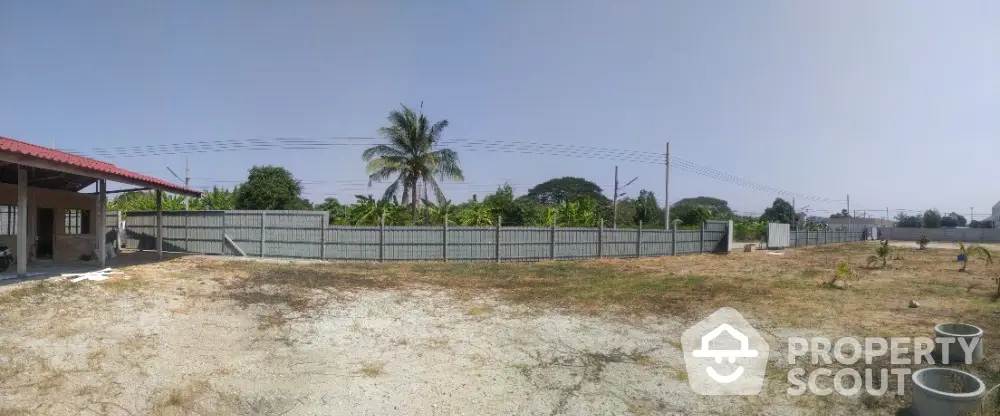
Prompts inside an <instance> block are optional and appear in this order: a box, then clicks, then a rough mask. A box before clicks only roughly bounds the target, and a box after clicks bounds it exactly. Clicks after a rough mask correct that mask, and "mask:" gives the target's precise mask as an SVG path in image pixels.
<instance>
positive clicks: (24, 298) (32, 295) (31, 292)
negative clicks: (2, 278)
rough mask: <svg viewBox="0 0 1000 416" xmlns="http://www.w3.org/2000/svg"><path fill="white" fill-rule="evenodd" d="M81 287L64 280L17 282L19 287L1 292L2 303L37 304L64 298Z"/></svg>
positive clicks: (0, 299) (0, 300) (0, 302)
mask: <svg viewBox="0 0 1000 416" xmlns="http://www.w3.org/2000/svg"><path fill="white" fill-rule="evenodd" d="M80 288H81V286H80V285H76V284H71V283H68V282H64V281H53V280H41V281H37V282H24V283H19V284H17V287H15V288H13V289H10V290H7V291H3V292H0V304H4V305H16V304H23V303H32V304H35V303H46V302H51V301H53V300H62V299H63V298H66V297H68V296H70V295H72V294H74V293H76V292H77V291H79V290H80Z"/></svg>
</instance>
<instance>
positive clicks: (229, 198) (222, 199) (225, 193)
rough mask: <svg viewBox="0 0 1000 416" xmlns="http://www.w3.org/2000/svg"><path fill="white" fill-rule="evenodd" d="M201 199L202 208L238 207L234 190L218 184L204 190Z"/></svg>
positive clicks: (223, 208) (224, 208)
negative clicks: (208, 189) (209, 189)
mask: <svg viewBox="0 0 1000 416" xmlns="http://www.w3.org/2000/svg"><path fill="white" fill-rule="evenodd" d="M199 200H200V204H201V208H202V209H221V210H227V209H236V195H235V194H234V193H233V191H230V190H228V189H226V188H219V187H218V186H213V187H212V190H211V191H204V192H202V194H201V198H199ZM192 209H193V208H192Z"/></svg>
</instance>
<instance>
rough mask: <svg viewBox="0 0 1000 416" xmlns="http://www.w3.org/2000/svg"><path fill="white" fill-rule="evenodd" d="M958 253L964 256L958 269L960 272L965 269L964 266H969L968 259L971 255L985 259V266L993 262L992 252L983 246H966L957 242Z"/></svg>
mask: <svg viewBox="0 0 1000 416" xmlns="http://www.w3.org/2000/svg"><path fill="white" fill-rule="evenodd" d="M958 254H961V255H963V256H964V257H963V258H964V260H962V268H961V269H958V271H960V272H964V271H965V268H966V267H968V266H969V259H970V258H971V257H973V256H975V257H977V258H979V259H981V260H984V261H986V265H987V266H989V265H991V264H993V253H991V252H990V250H988V249H987V248H986V247H983V246H969V247H966V246H965V244H962V243H958Z"/></svg>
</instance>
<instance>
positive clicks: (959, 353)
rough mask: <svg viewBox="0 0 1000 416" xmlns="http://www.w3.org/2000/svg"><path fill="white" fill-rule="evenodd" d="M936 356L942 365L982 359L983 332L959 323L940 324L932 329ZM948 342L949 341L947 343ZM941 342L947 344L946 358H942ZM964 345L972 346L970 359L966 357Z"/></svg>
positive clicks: (977, 328) (973, 361)
mask: <svg viewBox="0 0 1000 416" xmlns="http://www.w3.org/2000/svg"><path fill="white" fill-rule="evenodd" d="M934 336H935V338H936V339H935V344H934V350H935V352H936V353H937V354H936V356H938V357H941V358H940V359H941V362H942V363H943V364H953V363H965V362H966V361H967V359H968V360H969V361H971V362H969V364H971V363H976V362H979V361H982V359H983V330H982V329H981V328H979V327H977V326H974V325H969V324H960V323H947V324H940V325H937V326H935V327H934ZM949 340H950V341H949ZM943 342H947V343H949V344H948V357H944V356H943ZM963 343H964V345H967V346H969V345H974V347H973V349H972V355H971V357H966V353H965V349H963V348H962V344H963Z"/></svg>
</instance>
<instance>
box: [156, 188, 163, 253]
mask: <svg viewBox="0 0 1000 416" xmlns="http://www.w3.org/2000/svg"><path fill="white" fill-rule="evenodd" d="M156 257H157V258H159V259H161V260H162V259H163V191H161V190H159V189H157V190H156Z"/></svg>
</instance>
